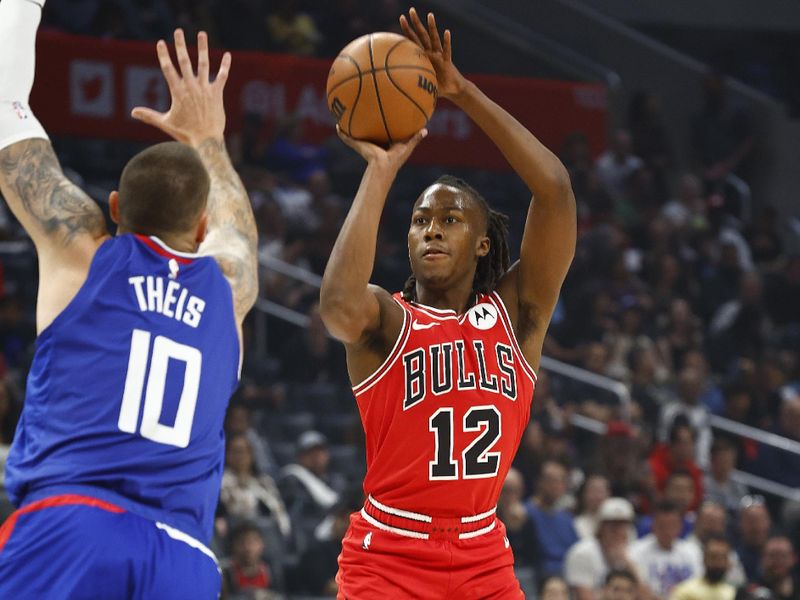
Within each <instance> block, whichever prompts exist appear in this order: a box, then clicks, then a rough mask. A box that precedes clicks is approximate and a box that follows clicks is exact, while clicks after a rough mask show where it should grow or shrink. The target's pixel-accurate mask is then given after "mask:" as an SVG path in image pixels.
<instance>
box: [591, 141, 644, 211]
mask: <svg viewBox="0 0 800 600" xmlns="http://www.w3.org/2000/svg"><path fill="white" fill-rule="evenodd" d="M643 165H644V163H643V162H642V159H641V158H639V157H638V156H635V155H634V154H633V144H632V140H631V134H630V133H629V132H628V131H627V130H625V129H617V130H616V131H615V132H614V135H613V136H612V138H611V144H610V148H609V149H608V150H606V151H605V152H604V153H603V154H601V155H600V156H599V157H598V158H597V161H596V162H595V169H596V171H597V174H598V175H599V176H600V180H601V181H602V182H603V185H604V186H605V188H606V189H607V190H608V192H609V193H610V194H611V196H612V198H614V200H617V201H619V200H621V199H622V198H623V196H624V195H625V191H626V186H627V184H628V180H629V178H630V177H631V175H633V174H634V172H636V171H637V170H638V169H641V168H642V166H643Z"/></svg>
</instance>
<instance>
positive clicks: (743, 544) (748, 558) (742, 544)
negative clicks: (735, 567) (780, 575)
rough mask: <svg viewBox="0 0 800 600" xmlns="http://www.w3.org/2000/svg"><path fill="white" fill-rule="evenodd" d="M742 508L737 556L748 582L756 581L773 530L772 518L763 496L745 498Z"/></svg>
mask: <svg viewBox="0 0 800 600" xmlns="http://www.w3.org/2000/svg"><path fill="white" fill-rule="evenodd" d="M740 507H741V509H740V511H739V542H738V544H737V545H736V554H738V555H739V560H741V561H742V567H743V568H744V573H745V576H746V577H747V580H748V581H755V580H756V578H757V577H758V573H759V568H760V565H761V557H762V554H763V551H764V546H765V545H766V543H767V540H768V539H769V536H770V532H771V530H772V518H771V517H770V514H769V511H767V507H766V506H765V505H764V498H763V497H761V496H745V497H744V498H742V501H741V504H740Z"/></svg>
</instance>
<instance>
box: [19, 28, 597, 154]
mask: <svg viewBox="0 0 800 600" xmlns="http://www.w3.org/2000/svg"><path fill="white" fill-rule="evenodd" d="M220 56H221V52H216V53H212V65H216V64H219V58H220ZM36 62H37V72H36V84H35V86H34V89H33V93H32V95H31V105H32V106H33V108H34V110H35V111H36V114H37V116H38V117H39V119H40V120H41V121H42V124H43V125H44V126H45V128H46V129H47V130H48V131H50V132H52V133H55V134H61V135H70V136H80V137H103V138H121V139H130V140H154V141H155V140H161V139H163V135H162V134H160V133H159V132H157V131H155V130H154V129H152V128H150V127H148V126H146V125H142V124H141V123H139V122H137V121H135V120H133V119H132V118H131V117H130V112H131V109H132V108H133V107H134V106H139V105H144V106H149V107H151V108H157V109H160V110H166V109H167V108H168V105H169V93H168V91H167V87H166V84H165V82H164V80H163V78H162V76H161V71H160V70H159V68H158V63H157V61H156V53H155V44H152V43H147V42H126V41H116V40H104V39H98V38H90V37H80V36H72V35H67V34H61V33H54V32H48V31H43V32H41V33H40V34H39V39H38V44H37V60H36ZM329 68H330V61H329V60H323V59H309V58H301V57H296V56H287V55H283V54H280V55H278V54H264V53H256V52H235V53H234V56H233V66H232V68H231V75H230V78H229V80H228V84H227V87H226V90H225V94H226V95H225V101H226V105H227V109H228V132H235V131H238V129H239V127H240V123H241V120H242V116H243V115H246V114H257V115H260V116H261V117H262V118H263V119H264V122H265V125H266V126H271V125H272V124H274V123H275V122H276V121H277V120H278V119H281V118H282V117H286V116H289V115H296V116H299V117H300V118H301V119H302V120H303V125H304V127H303V131H304V139H305V140H306V141H308V142H312V143H316V142H320V141H322V140H324V139H326V138H328V137H329V136H331V135H334V131H333V119H332V118H331V116H330V114H329V111H328V107H327V104H326V99H325V81H326V77H327V74H328V69H329ZM470 79H472V80H473V81H475V82H476V83H477V84H478V85H479V86H480V87H481V88H482V89H483V90H484V91H485V92H486V94H487V95H488V96H490V97H491V98H492V99H493V100H495V101H496V102H497V103H498V104H500V105H501V106H503V107H505V108H506V109H508V110H509V111H510V112H511V113H512V114H513V115H514V116H515V117H517V118H518V119H519V120H520V121H521V122H522V123H523V124H524V125H525V126H527V127H529V128H530V129H531V131H533V132H534V133H535V134H536V135H537V137H539V139H541V140H542V141H543V142H544V143H545V144H546V145H547V146H548V147H550V148H552V149H554V150H556V151H558V150H559V149H560V147H561V144H562V142H563V140H564V138H565V137H566V136H567V135H568V134H569V133H571V132H573V131H582V132H584V133H585V134H586V135H587V136H588V138H589V140H590V144H591V147H592V150H593V151H594V152H595V153H598V152H600V151H601V150H602V148H603V147H604V145H605V133H606V90H605V88H604V87H602V86H599V85H593V84H584V83H572V82H561V81H544V80H538V79H527V78H518V77H502V76H496V75H471V76H470ZM428 129H429V131H430V135H429V136H428V138H427V139H426V140H425V141H424V142H423V143H422V144H421V145H420V147H419V148H418V149H417V150H416V152H415V153H414V156H413V157H412V159H413V161H414V162H416V163H426V164H437V165H442V166H466V167H478V168H489V169H506V168H508V165H507V164H506V162H505V160H504V159H503V157H502V155H501V154H500V153H499V152H498V151H497V150H496V149H495V148H494V146H493V145H492V143H491V142H490V141H489V140H488V138H486V137H485V136H484V135H483V134H482V133H481V132H480V130H479V129H478V128H477V127H476V126H475V125H474V124H473V123H472V122H471V121H470V120H469V118H468V117H467V116H466V115H465V114H464V113H463V112H461V111H460V110H458V109H457V108H456V107H455V106H453V105H452V104H450V103H449V102H446V101H440V102H439V105H438V107H437V109H436V112H435V114H434V116H433V118H432V120H431V122H430V124H429V125H428Z"/></svg>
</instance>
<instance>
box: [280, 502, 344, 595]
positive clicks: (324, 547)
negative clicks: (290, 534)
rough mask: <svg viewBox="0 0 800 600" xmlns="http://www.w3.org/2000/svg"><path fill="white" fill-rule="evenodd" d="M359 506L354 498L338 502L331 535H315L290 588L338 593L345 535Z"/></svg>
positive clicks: (308, 591)
mask: <svg viewBox="0 0 800 600" xmlns="http://www.w3.org/2000/svg"><path fill="white" fill-rule="evenodd" d="M354 510H357V507H356V506H355V505H354V503H353V502H350V501H349V500H343V501H340V502H337V503H336V504H335V505H334V507H333V509H332V510H331V515H332V516H333V522H332V526H331V535H330V536H329V537H328V538H327V539H324V540H318V539H314V540H313V541H312V542H311V543H310V545H309V547H308V548H307V549H306V551H305V552H304V553H303V555H302V557H301V558H300V562H299V563H298V565H297V567H296V569H295V572H294V575H293V576H292V577H291V583H290V591H292V592H305V593H307V594H313V595H316V596H336V593H337V591H338V586H337V584H336V580H335V578H336V572H337V571H338V570H339V563H338V561H337V558H338V556H339V553H340V552H341V551H342V538H344V534H345V533H347V527H348V526H349V524H350V514H351V513H352V512H353V511H354Z"/></svg>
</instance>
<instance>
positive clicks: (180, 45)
mask: <svg viewBox="0 0 800 600" xmlns="http://www.w3.org/2000/svg"><path fill="white" fill-rule="evenodd" d="M175 55H176V56H177V57H178V66H179V67H180V68H181V75H182V76H183V78H184V79H193V78H194V70H193V69H192V59H191V58H189V51H188V50H187V49H186V37H184V35H183V29H176V30H175Z"/></svg>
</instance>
